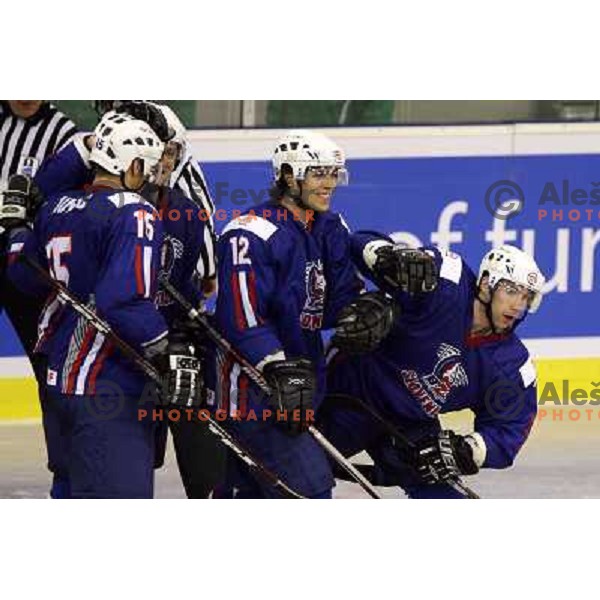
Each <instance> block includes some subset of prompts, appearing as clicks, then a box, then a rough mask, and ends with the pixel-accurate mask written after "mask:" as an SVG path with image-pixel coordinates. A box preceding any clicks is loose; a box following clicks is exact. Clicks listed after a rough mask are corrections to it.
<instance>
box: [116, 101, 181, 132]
mask: <svg viewBox="0 0 600 600" xmlns="http://www.w3.org/2000/svg"><path fill="white" fill-rule="evenodd" d="M116 111H117V112H119V113H121V112H124V113H127V114H128V115H130V116H132V117H133V118H134V119H138V120H140V121H144V122H145V123H147V124H148V125H149V126H150V128H151V129H152V130H153V131H154V133H156V135H157V136H158V137H159V138H160V141H161V142H168V141H169V140H170V139H172V138H173V136H174V135H175V131H173V129H171V127H169V125H168V123H167V120H166V119H165V116H164V115H163V114H162V112H161V111H160V109H159V108H157V107H156V106H154V104H150V103H149V102H144V101H143V100H127V101H126V102H123V103H122V104H120V105H119V107H118V108H117V109H116Z"/></svg>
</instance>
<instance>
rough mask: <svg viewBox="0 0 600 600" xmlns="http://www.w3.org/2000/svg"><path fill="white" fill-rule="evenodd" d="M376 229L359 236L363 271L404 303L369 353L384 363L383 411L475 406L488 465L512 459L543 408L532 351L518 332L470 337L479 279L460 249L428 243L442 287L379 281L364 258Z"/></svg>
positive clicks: (355, 251) (375, 387)
mask: <svg viewBox="0 0 600 600" xmlns="http://www.w3.org/2000/svg"><path fill="white" fill-rule="evenodd" d="M377 239H381V237H380V236H378V235H377V234H373V233H357V234H355V235H354V236H352V239H351V248H352V256H353V259H354V261H355V263H356V264H357V266H359V269H360V270H361V272H362V273H363V274H364V275H365V276H366V277H368V278H370V279H371V280H372V281H374V282H375V283H376V284H377V285H378V287H380V288H381V289H383V290H385V291H387V292H388V293H389V294H391V295H392V296H393V297H394V298H395V299H396V300H397V301H398V302H399V304H400V306H401V316H400V318H399V319H398V322H397V325H396V327H395V328H394V330H393V331H392V333H391V334H390V335H389V337H388V338H387V339H386V340H385V341H384V343H383V344H382V346H381V347H380V348H379V349H378V351H377V352H375V353H374V354H373V355H372V356H371V357H369V363H370V364H377V368H376V369H375V368H374V369H372V372H371V373H370V374H369V376H368V377H369V383H368V387H369V388H370V390H371V391H370V394H371V395H372V396H373V397H378V398H379V400H378V402H380V403H381V404H380V408H381V410H383V411H385V412H387V413H388V415H389V416H390V418H396V419H398V420H400V421H403V422H415V421H417V422H418V421H422V420H426V419H429V418H434V417H436V415H438V414H440V413H447V412H451V411H458V410H461V409H466V408H468V409H471V410H472V411H473V412H474V414H475V431H476V432H477V433H479V435H480V436H482V438H483V440H484V442H485V446H486V450H487V451H486V456H485V462H484V464H483V466H485V467H494V468H503V467H506V466H509V465H510V464H512V462H513V460H514V457H515V456H516V454H517V452H518V451H519V449H520V448H521V446H522V445H523V443H524V442H525V440H526V439H527V437H528V435H529V432H530V429H531V426H532V424H533V420H534V418H535V414H536V410H537V401H536V374H535V368H534V365H533V363H532V361H531V358H530V357H529V353H528V351H527V349H526V348H525V346H524V345H523V344H522V342H521V341H520V340H519V338H518V337H517V336H516V335H515V334H514V332H513V333H510V334H509V335H506V336H495V337H490V338H478V339H475V338H472V337H471V336H470V331H471V326H472V320H473V302H474V299H475V294H476V277H475V274H474V273H473V272H472V271H471V269H470V268H469V267H468V266H467V264H466V263H465V262H464V261H463V259H462V258H461V257H460V256H458V255H457V254H454V253H452V252H448V251H443V250H438V249H437V248H427V250H429V251H430V252H431V253H433V255H434V257H435V261H436V264H437V267H438V270H439V284H438V287H437V289H436V290H435V291H434V292H432V293H429V294H418V295H416V296H412V297H411V296H409V295H408V294H405V293H403V292H399V291H398V290H397V289H395V288H391V287H390V286H388V285H387V284H386V283H385V282H383V281H377V280H376V278H375V277H374V275H373V273H372V271H371V270H370V269H369V268H368V267H367V265H366V264H365V261H364V258H363V249H364V248H365V246H366V244H367V243H369V242H372V241H374V240H377Z"/></svg>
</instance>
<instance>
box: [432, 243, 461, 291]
mask: <svg viewBox="0 0 600 600" xmlns="http://www.w3.org/2000/svg"><path fill="white" fill-rule="evenodd" d="M423 250H424V251H425V252H427V253H428V254H432V255H433V256H434V258H435V259H436V262H437V263H438V269H439V276H440V279H446V280H447V281H451V282H452V283H454V284H456V285H458V284H459V283H460V279H461V277H462V275H463V270H464V266H465V264H464V261H463V259H462V257H461V256H460V255H459V254H456V252H452V251H450V250H446V249H444V248H437V247H436V246H425V247H424V248H423Z"/></svg>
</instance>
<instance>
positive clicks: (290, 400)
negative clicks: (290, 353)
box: [263, 358, 317, 435]
mask: <svg viewBox="0 0 600 600" xmlns="http://www.w3.org/2000/svg"><path fill="white" fill-rule="evenodd" d="M263 376H264V378H265V380H266V381H267V383H268V384H269V387H270V388H271V390H272V394H271V396H269V402H270V403H271V405H272V406H273V407H274V408H275V409H277V410H278V411H280V414H283V411H286V417H287V418H285V419H277V423H278V424H280V425H281V426H282V427H284V429H285V431H286V432H287V433H289V434H290V435H299V434H301V433H303V432H304V431H306V430H307V429H308V427H310V426H311V425H312V424H313V422H314V413H313V408H312V407H313V396H314V395H315V392H316V389H317V376H316V373H315V369H314V367H313V365H312V363H311V362H310V361H309V360H306V359H304V358H301V359H298V360H274V361H272V362H269V363H267V364H266V365H265V367H264V369H263Z"/></svg>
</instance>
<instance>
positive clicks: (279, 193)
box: [269, 165, 294, 201]
mask: <svg viewBox="0 0 600 600" xmlns="http://www.w3.org/2000/svg"><path fill="white" fill-rule="evenodd" d="M293 172H294V171H293V170H292V167H290V165H282V166H281V173H280V174H279V179H277V181H275V183H274V184H273V186H272V187H271V189H270V190H269V198H271V200H273V201H277V200H281V199H282V198H283V197H284V196H286V195H287V193H288V191H289V189H290V186H289V185H288V184H287V181H286V180H285V176H286V175H291V174H292V173H293Z"/></svg>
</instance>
